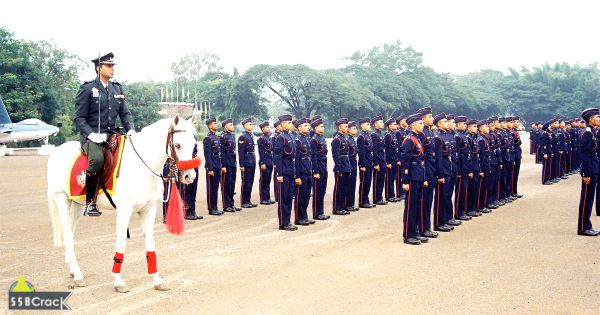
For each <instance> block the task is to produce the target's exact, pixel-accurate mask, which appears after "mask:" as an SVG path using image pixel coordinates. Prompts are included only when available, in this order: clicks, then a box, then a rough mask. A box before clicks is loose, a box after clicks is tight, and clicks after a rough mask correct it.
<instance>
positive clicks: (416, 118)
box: [406, 114, 423, 125]
mask: <svg viewBox="0 0 600 315" xmlns="http://www.w3.org/2000/svg"><path fill="white" fill-rule="evenodd" d="M419 120H423V115H421V114H412V115H410V116H408V117H406V123H407V124H409V125H410V124H412V123H414V122H415V121H419Z"/></svg>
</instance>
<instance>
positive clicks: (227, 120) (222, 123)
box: [221, 118, 233, 127]
mask: <svg viewBox="0 0 600 315" xmlns="http://www.w3.org/2000/svg"><path fill="white" fill-rule="evenodd" d="M227 124H233V119H231V118H227V119H225V120H223V121H222V122H221V127H225V125H227Z"/></svg>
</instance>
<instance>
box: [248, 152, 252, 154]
mask: <svg viewBox="0 0 600 315" xmlns="http://www.w3.org/2000/svg"><path fill="white" fill-rule="evenodd" d="M246 154H254V152H246Z"/></svg>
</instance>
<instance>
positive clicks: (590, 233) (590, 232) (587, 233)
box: [577, 229, 600, 236]
mask: <svg viewBox="0 0 600 315" xmlns="http://www.w3.org/2000/svg"><path fill="white" fill-rule="evenodd" d="M599 234H600V231H596V230H594V229H590V230H585V231H583V232H577V235H584V236H598V235H599Z"/></svg>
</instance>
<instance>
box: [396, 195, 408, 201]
mask: <svg viewBox="0 0 600 315" xmlns="http://www.w3.org/2000/svg"><path fill="white" fill-rule="evenodd" d="M404 199H406V197H404V196H402V197H400V198H398V201H402V200H404Z"/></svg>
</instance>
